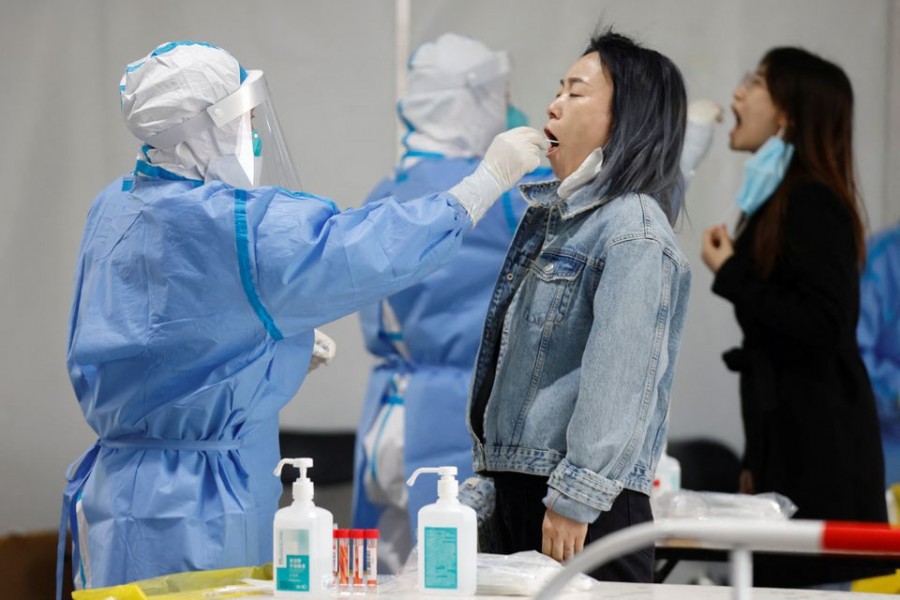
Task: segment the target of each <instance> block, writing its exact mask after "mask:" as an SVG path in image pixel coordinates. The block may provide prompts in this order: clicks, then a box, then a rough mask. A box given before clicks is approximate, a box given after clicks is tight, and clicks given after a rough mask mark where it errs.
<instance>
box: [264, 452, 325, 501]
mask: <svg viewBox="0 0 900 600" xmlns="http://www.w3.org/2000/svg"><path fill="white" fill-rule="evenodd" d="M284 465H293V466H295V467H297V468H298V469H300V477H299V478H298V479H297V481H295V482H294V486H293V493H294V502H297V501H298V500H299V501H301V502H305V501H311V500H312V499H313V495H314V494H315V490H314V488H313V482H312V480H311V479H310V478H309V477H307V476H306V470H307V469H311V468H312V466H313V459H311V458H282V459H281V460H280V461H279V462H278V466H277V467H275V471H273V472H272V474H273V475H275V476H276V477H281V469H282V468H283V467H284Z"/></svg>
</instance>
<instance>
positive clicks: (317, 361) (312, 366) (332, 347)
mask: <svg viewBox="0 0 900 600" xmlns="http://www.w3.org/2000/svg"><path fill="white" fill-rule="evenodd" d="M314 331H315V334H316V339H315V341H314V342H313V355H312V359H310V361H309V369H307V371H306V372H307V373H312V372H313V371H315V370H316V369H318V368H319V367H321V366H322V365H326V366H327V365H329V364H331V360H332V359H333V358H334V355H335V354H337V344H335V343H334V340H333V339H331V338H330V337H328V336H327V335H325V334H324V333H322V332H321V331H319V330H318V329H316V330H314Z"/></svg>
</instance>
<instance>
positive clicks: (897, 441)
mask: <svg viewBox="0 0 900 600" xmlns="http://www.w3.org/2000/svg"><path fill="white" fill-rule="evenodd" d="M856 333H857V339H858V341H859V348H860V351H861V354H862V358H863V362H865V363H866V369H867V370H868V372H869V378H870V379H871V380H872V389H873V390H874V392H875V399H876V402H877V406H878V418H879V421H880V423H881V443H882V446H883V447H884V476H885V485H886V486H889V485H891V484H894V483H900V225H898V226H896V227H894V228H893V229H891V230H888V231H886V232H883V233H881V234H879V235H876V236H874V237H873V238H872V239H871V240H869V251H868V258H867V260H866V269H865V272H864V273H863V276H862V281H861V282H860V311H859V326H858V327H857V332H856Z"/></svg>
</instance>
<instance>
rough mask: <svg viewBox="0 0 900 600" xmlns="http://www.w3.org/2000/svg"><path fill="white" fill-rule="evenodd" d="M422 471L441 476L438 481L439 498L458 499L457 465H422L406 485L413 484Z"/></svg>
mask: <svg viewBox="0 0 900 600" xmlns="http://www.w3.org/2000/svg"><path fill="white" fill-rule="evenodd" d="M422 473H437V474H438V475H440V476H441V479H440V481H438V499H439V500H448V499H454V500H455V499H457V497H458V496H459V483H458V482H457V481H456V467H422V468H419V469H416V470H415V472H414V473H413V474H412V476H411V477H410V478H409V479H408V480H407V481H406V485H409V486H412V485H413V484H414V483H415V482H416V479H417V478H418V477H419V475H421V474H422Z"/></svg>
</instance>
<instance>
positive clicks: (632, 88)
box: [584, 29, 687, 223]
mask: <svg viewBox="0 0 900 600" xmlns="http://www.w3.org/2000/svg"><path fill="white" fill-rule="evenodd" d="M593 52H597V53H598V54H599V55H600V62H601V64H602V65H603V69H604V71H605V72H606V73H607V74H608V76H609V78H610V79H611V80H612V84H613V99H612V125H611V128H610V136H609V141H608V142H607V144H606V146H605V147H604V148H603V162H604V165H603V171H602V172H601V177H602V176H603V173H605V174H606V175H605V177H606V180H605V182H606V184H608V186H609V187H608V188H607V192H606V193H607V194H608V195H609V196H613V197H615V196H619V195H622V194H626V193H631V192H634V193H641V194H647V195H650V196H653V197H654V198H655V199H656V201H657V202H659V205H660V206H661V207H662V209H663V211H664V212H665V213H666V216H667V217H668V218H669V222H670V223H674V222H675V220H676V218H677V217H678V214H679V213H680V211H681V208H682V204H683V198H684V179H683V177H682V174H681V169H680V164H681V148H682V146H683V145H684V129H685V123H686V120H687V95H686V93H685V88H684V80H683V79H682V77H681V72H680V71H679V70H678V67H676V66H675V64H674V63H673V62H672V61H671V60H669V59H668V58H666V57H665V56H663V55H662V54H660V53H659V52H657V51H655V50H650V49H648V48H644V47H642V46H640V45H638V44H637V43H636V42H634V41H633V40H631V39H630V38H628V37H626V36H624V35H621V34H619V33H616V32H614V31H612V30H611V29H606V30H605V31H602V32H598V33H595V34H594V35H593V36H592V37H591V41H590V43H589V44H588V47H587V49H586V50H585V51H584V55H588V54H591V53H593Z"/></svg>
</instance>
